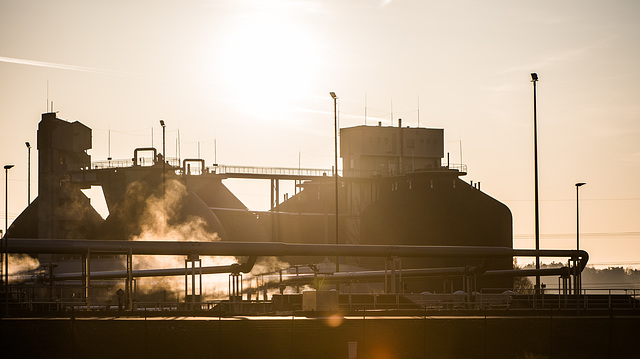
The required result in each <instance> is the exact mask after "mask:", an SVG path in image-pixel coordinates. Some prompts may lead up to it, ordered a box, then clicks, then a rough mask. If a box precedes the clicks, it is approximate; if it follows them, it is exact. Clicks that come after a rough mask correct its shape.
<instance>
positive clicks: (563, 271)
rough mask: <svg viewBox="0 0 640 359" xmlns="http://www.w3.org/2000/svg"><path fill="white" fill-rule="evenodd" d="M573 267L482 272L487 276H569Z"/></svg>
mask: <svg viewBox="0 0 640 359" xmlns="http://www.w3.org/2000/svg"><path fill="white" fill-rule="evenodd" d="M570 274H571V268H569V267H560V268H543V269H511V270H490V271H486V272H484V273H483V274H482V276H487V277H533V276H537V275H539V276H555V275H558V276H569V275H570Z"/></svg>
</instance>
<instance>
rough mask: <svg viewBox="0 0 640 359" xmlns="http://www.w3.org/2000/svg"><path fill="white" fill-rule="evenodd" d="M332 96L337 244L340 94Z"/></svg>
mask: <svg viewBox="0 0 640 359" xmlns="http://www.w3.org/2000/svg"><path fill="white" fill-rule="evenodd" d="M329 95H331V98H333V127H334V130H335V136H334V140H335V141H334V160H335V163H334V167H335V168H334V170H333V176H334V178H335V185H336V244H339V240H338V235H339V230H338V96H336V93H335V92H329ZM339 258H340V257H338V256H336V272H339V271H340V263H339V262H340V259H339Z"/></svg>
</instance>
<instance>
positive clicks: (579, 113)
mask: <svg viewBox="0 0 640 359" xmlns="http://www.w3.org/2000/svg"><path fill="white" fill-rule="evenodd" d="M639 18H640V3H639V2H637V1H591V0H587V1H585V0H581V1H561V2H558V1H535V2H530V1H529V2H523V1H482V2H477V1H441V2H435V1H423V0H415V1H401V0H395V1H388V0H387V1H379V0H377V1H364V0H361V1H288V0H282V1H263V0H246V1H213V0H210V1H204V0H203V1H157V0H154V1H108V2H96V1H36V0H33V1H18V0H16V1H11V0H1V1H0V109H1V110H2V117H1V118H2V119H1V120H0V126H1V127H0V129H1V133H2V137H1V139H2V140H1V141H0V162H1V163H2V164H7V163H12V164H15V165H16V167H15V168H14V169H12V170H11V172H10V176H9V179H10V180H9V186H10V195H9V203H10V207H9V220H10V221H11V220H12V219H14V218H15V217H16V216H17V215H18V214H19V213H20V212H21V211H22V210H23V209H24V207H25V206H26V204H27V194H26V187H27V185H26V183H27V181H26V178H27V165H26V164H27V150H26V147H25V145H24V142H25V141H30V142H31V143H32V144H33V145H34V146H35V142H36V130H37V124H38V122H39V120H40V115H41V113H43V112H46V110H47V98H48V99H49V101H53V102H54V110H55V111H59V113H58V116H59V117H60V118H63V119H67V120H69V121H76V120H77V121H81V122H83V123H84V124H86V125H87V126H89V127H91V128H92V129H93V144H94V145H93V149H92V150H91V151H90V154H91V155H92V159H93V160H94V161H97V160H105V159H106V158H107V156H108V155H109V153H108V148H109V146H108V133H109V129H111V156H112V157H113V158H114V159H119V158H122V159H126V158H131V157H132V153H133V149H134V148H136V147H144V146H150V145H151V141H152V138H151V137H152V136H151V133H152V128H153V131H154V132H153V133H154V137H155V138H154V140H153V141H154V145H155V146H156V147H158V148H161V129H160V126H159V123H158V120H159V119H164V120H165V122H166V123H167V143H168V145H167V152H168V156H169V157H173V156H175V152H176V146H175V143H176V136H177V132H178V131H177V130H178V129H179V131H180V137H181V154H182V158H185V157H196V156H197V151H198V143H200V153H201V157H203V158H205V159H206V161H207V165H209V164H211V163H213V161H214V140H216V142H217V162H218V163H221V164H230V165H253V166H277V167H298V160H299V159H300V163H301V166H302V167H306V168H330V167H331V165H332V161H333V113H332V111H333V102H332V99H331V97H330V96H329V91H335V92H336V94H337V95H338V96H339V97H340V100H339V111H340V125H341V126H342V127H347V126H354V125H361V124H364V122H365V116H364V115H365V103H366V108H367V112H366V113H367V117H366V121H367V123H368V124H375V123H377V122H378V121H382V122H383V124H384V125H390V124H391V118H392V114H393V119H394V121H397V119H398V118H402V119H403V124H405V125H410V126H417V125H418V120H419V122H420V123H419V124H420V126H428V127H436V128H444V130H445V140H446V148H445V152H449V153H450V156H451V162H455V163H458V162H460V157H462V162H464V163H465V164H466V165H467V166H468V175H467V176H466V177H464V179H465V180H466V181H471V180H473V181H474V182H476V181H480V182H481V188H482V190H483V191H484V192H486V193H487V194H489V195H491V196H492V197H494V198H496V199H498V200H499V201H501V202H503V203H505V204H506V205H507V206H509V208H510V209H511V211H512V213H513V217H514V221H513V223H514V246H515V247H518V248H532V247H534V241H533V229H534V220H533V218H534V217H533V208H534V204H533V88H532V84H531V82H530V80H531V78H530V73H531V72H537V73H538V75H539V77H540V82H539V83H538V136H539V170H540V177H539V178H540V199H541V202H540V213H541V220H540V228H541V233H542V240H541V247H542V248H574V246H575V227H576V223H575V186H574V184H575V183H576V182H587V185H586V186H584V187H582V188H581V190H580V191H581V192H580V199H581V233H582V235H581V247H582V248H584V249H586V250H587V251H589V253H590V255H591V263H593V264H597V265H605V266H606V265H621V264H622V265H636V266H640V215H639V213H640V184H638V183H637V181H638V178H640V141H639V139H640V67H639V66H638V64H640V21H638V19H639ZM47 84H48V87H47ZM365 99H366V102H365ZM418 110H419V111H418ZM461 145H462V146H461ZM461 147H462V154H461V153H460V148H461ZM35 158H36V153H35V149H34V150H33V151H32V159H33V161H32V163H33V165H32V197H33V198H35V196H36V194H37V185H36V179H37V169H36V165H35V164H36V161H35ZM2 180H3V181H4V173H2ZM229 185H230V186H231V187H232V189H233V190H234V191H236V193H237V194H238V195H239V197H240V198H241V199H242V200H243V201H245V203H246V204H247V205H248V206H249V207H250V208H252V209H265V208H267V207H268V203H269V192H268V185H267V184H260V185H259V186H254V185H253V184H252V183H247V182H246V181H245V182H242V183H231V184H229ZM281 194H282V193H281ZM1 198H2V200H3V201H4V198H5V196H4V191H2V195H1ZM2 207H3V208H2V210H1V212H2V214H3V215H2V216H3V219H4V206H2ZM3 227H4V226H3Z"/></svg>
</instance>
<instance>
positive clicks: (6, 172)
mask: <svg viewBox="0 0 640 359" xmlns="http://www.w3.org/2000/svg"><path fill="white" fill-rule="evenodd" d="M11 168H13V165H4V237H3V238H4V243H3V244H4V248H3V249H4V285H5V286H6V285H7V284H8V283H9V245H8V243H7V229H8V228H9V212H8V211H9V170H10V169H11Z"/></svg>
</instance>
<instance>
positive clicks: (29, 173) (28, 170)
mask: <svg viewBox="0 0 640 359" xmlns="http://www.w3.org/2000/svg"><path fill="white" fill-rule="evenodd" d="M24 144H25V145H26V146H27V206H28V205H30V204H31V144H30V143H29V142H25V143H24Z"/></svg>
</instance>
